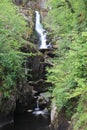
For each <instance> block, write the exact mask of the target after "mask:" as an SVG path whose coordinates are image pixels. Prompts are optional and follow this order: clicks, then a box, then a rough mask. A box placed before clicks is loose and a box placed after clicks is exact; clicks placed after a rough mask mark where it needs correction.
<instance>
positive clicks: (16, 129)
mask: <svg viewBox="0 0 87 130" xmlns="http://www.w3.org/2000/svg"><path fill="white" fill-rule="evenodd" d="M35 30H36V32H37V34H38V39H39V41H37V44H38V45H37V46H38V50H44V51H46V52H47V51H48V49H49V50H50V49H52V46H51V44H50V43H49V44H47V39H46V35H47V32H46V30H45V29H44V28H43V25H42V24H41V17H40V12H39V11H35ZM40 53H42V52H40ZM42 55H43V54H42ZM44 57H45V56H43V64H44V70H45V67H46V66H47V65H45V61H44ZM37 58H38V57H37ZM33 60H35V59H33ZM33 60H32V59H31V61H32V63H33V62H34V61H33ZM38 60H39V59H38ZM36 61H37V59H36ZM36 61H35V63H36V64H37V65H35V64H34V65H32V63H28V61H27V60H26V61H25V63H24V68H25V74H26V75H28V68H27V67H28V66H30V65H31V66H34V67H37V66H39V65H38V62H36ZM39 62H40V61H39ZM36 69H37V68H36ZM34 73H35V72H34ZM34 73H33V75H34ZM37 73H38V72H37ZM35 75H36V74H35ZM35 75H34V76H35ZM37 75H38V74H37ZM43 75H45V74H44V71H43ZM42 77H44V76H42ZM42 77H39V76H38V77H35V78H36V79H35V80H36V81H27V82H29V83H28V84H29V85H30V86H33V87H35V88H36V87H37V88H36V90H31V92H32V91H33V92H32V94H33V96H32V98H31V99H29V100H31V103H30V105H31V107H30V108H27V109H26V111H25V112H23V113H21V112H20V110H21V109H22V105H23V103H20V102H19V100H18V101H17V102H16V110H15V113H14V121H12V122H8V123H7V124H6V125H3V127H1V128H0V130H49V129H50V128H49V125H50V112H49V110H48V107H49V105H50V96H48V88H49V86H51V83H45V80H44V79H43V78H42ZM39 78H40V79H39ZM27 80H28V79H27ZM39 84H40V86H41V88H40V86H38V85H39ZM43 86H44V88H45V89H44V88H43ZM39 89H40V90H39ZM46 93H47V94H46Z"/></svg>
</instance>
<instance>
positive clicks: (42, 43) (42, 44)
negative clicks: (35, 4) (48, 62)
mask: <svg viewBox="0 0 87 130" xmlns="http://www.w3.org/2000/svg"><path fill="white" fill-rule="evenodd" d="M35 13H36V25H35V30H36V31H37V33H38V35H39V38H40V46H39V49H48V48H51V45H50V44H48V45H47V44H46V41H47V39H46V30H44V29H43V27H42V24H41V23H40V13H39V11H35Z"/></svg>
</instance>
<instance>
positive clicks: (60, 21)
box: [46, 0, 87, 130]
mask: <svg viewBox="0 0 87 130" xmlns="http://www.w3.org/2000/svg"><path fill="white" fill-rule="evenodd" d="M85 2H87V1H82V0H79V1H74V0H55V1H53V0H48V6H50V7H51V10H50V11H49V15H48V17H47V18H46V22H47V24H46V26H47V27H48V28H50V29H51V30H52V32H51V33H52V34H53V39H55V40H56V39H57V41H56V43H58V50H57V55H58V57H57V58H55V59H54V60H53V62H54V67H53V68H52V69H51V70H49V69H48V72H49V73H48V80H49V81H51V82H53V84H54V88H53V97H54V100H55V102H56V104H57V106H58V111H60V110H61V109H62V108H63V107H64V108H66V112H67V114H68V115H72V114H73V116H72V117H73V119H72V120H76V122H75V123H76V124H74V128H73V130H83V129H84V130H86V128H87V121H86V120H87V116H84V115H87V110H86V107H87V105H86V104H87V103H86V100H87V17H86V15H87V13H86V12H87V8H86V4H85ZM49 18H50V21H49ZM49 22H50V24H49ZM52 34H51V35H52ZM58 37H61V40H58ZM77 101H78V104H77V107H76V106H75V110H73V112H72V109H71V108H72V107H73V104H74V103H73V102H77ZM70 102H71V104H70ZM68 110H69V111H68ZM70 111H71V112H70ZM68 112H69V113H68ZM70 113H71V114H70Z"/></svg>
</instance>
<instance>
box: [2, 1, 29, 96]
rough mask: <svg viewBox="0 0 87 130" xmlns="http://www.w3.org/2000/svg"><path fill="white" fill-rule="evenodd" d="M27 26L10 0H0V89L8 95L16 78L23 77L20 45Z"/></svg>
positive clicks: (23, 41)
mask: <svg viewBox="0 0 87 130" xmlns="http://www.w3.org/2000/svg"><path fill="white" fill-rule="evenodd" d="M26 31H27V28H26V23H25V21H24V20H23V18H22V17H21V16H20V15H19V13H18V8H17V7H15V6H14V5H13V4H12V2H11V1H10V0H4V1H0V82H1V86H0V91H2V92H3V93H4V97H5V98H6V97H9V96H10V93H11V90H12V89H14V87H15V86H16V85H17V80H18V79H20V78H22V77H24V69H23V68H22V64H23V61H24V57H25V56H24V54H23V53H22V52H20V50H19V48H20V46H21V45H23V44H25V43H26V39H23V36H24V35H25V34H26Z"/></svg>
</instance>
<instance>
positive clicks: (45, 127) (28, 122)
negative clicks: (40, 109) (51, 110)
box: [0, 112, 50, 130]
mask: <svg viewBox="0 0 87 130" xmlns="http://www.w3.org/2000/svg"><path fill="white" fill-rule="evenodd" d="M49 122H50V121H49V117H48V118H43V117H42V116H41V115H40V116H35V115H33V114H32V113H28V112H26V113H24V114H21V115H17V116H16V117H15V120H14V123H11V124H8V125H6V126H4V127H2V128H0V130H49Z"/></svg>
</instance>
